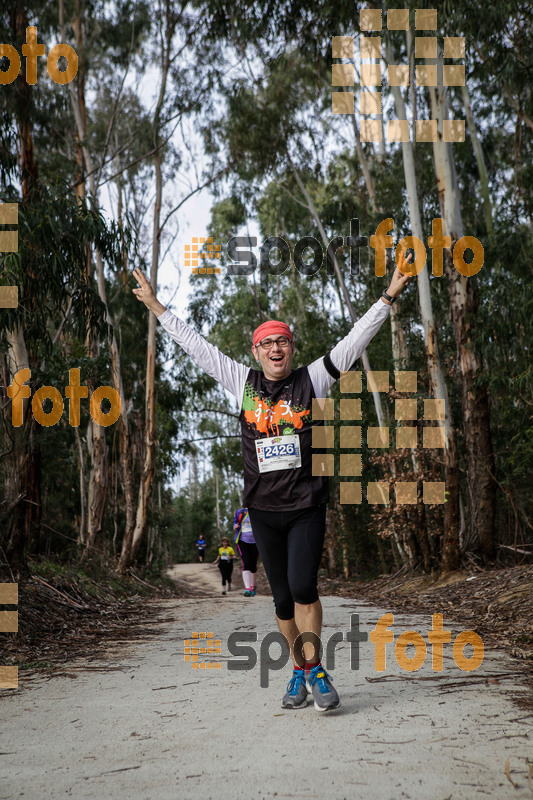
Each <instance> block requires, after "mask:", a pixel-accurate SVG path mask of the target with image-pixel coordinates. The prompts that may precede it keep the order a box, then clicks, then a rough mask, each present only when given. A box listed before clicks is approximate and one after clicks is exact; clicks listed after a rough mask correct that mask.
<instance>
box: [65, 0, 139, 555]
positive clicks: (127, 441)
mask: <svg viewBox="0 0 533 800" xmlns="http://www.w3.org/2000/svg"><path fill="white" fill-rule="evenodd" d="M59 8H60V21H61V26H62V24H63V18H62V15H63V3H62V0H60V6H59ZM74 30H75V33H76V37H77V43H78V47H79V48H80V49H81V46H82V44H83V25H82V17H81V14H80V11H79V6H78V15H77V17H76V22H75V25H74ZM81 56H83V54H81ZM82 64H83V61H80V67H81V65H82ZM84 86H85V74H84V71H83V69H78V76H77V85H76V86H74V84H73V83H71V84H69V89H70V98H71V103H72V109H73V112H74V118H75V120H76V129H77V142H78V144H79V147H80V149H81V153H82V156H83V163H84V165H85V168H86V170H87V173H88V178H89V186H90V189H91V195H92V198H93V202H94V204H95V206H96V207H98V186H97V183H96V177H95V171H94V168H93V162H92V158H91V154H90V152H89V150H88V148H87V145H86V142H85V137H86V132H87V115H86V108H85V92H84ZM119 191H120V185H119ZM83 193H84V192H83ZM95 263H96V279H97V286H98V294H99V296H100V299H101V300H102V302H103V304H104V306H105V311H106V321H107V323H108V325H109V330H110V338H109V347H110V351H111V367H112V371H113V384H114V388H115V390H116V391H117V392H118V395H119V397H120V417H119V454H120V465H121V471H122V488H123V491H124V501H125V506H126V528H125V531H124V539H125V540H127V541H128V542H131V539H132V536H133V529H134V525H135V491H134V478H133V463H132V458H131V436H130V431H129V427H128V417H127V404H126V398H125V394H124V383H123V380H122V370H121V364H120V352H119V348H118V342H117V337H116V328H117V325H116V322H115V320H114V319H113V317H112V315H111V313H110V311H109V306H108V302H107V296H106V287H105V275H104V264H103V260H102V255H101V253H100V251H99V250H98V249H96V250H95ZM87 440H88V441H87V444H88V450H89V454H90V458H91V461H90V463H91V470H90V474H89V513H88V533H87V549H88V548H89V547H91V546H93V545H94V542H95V540H96V539H97V537H99V536H100V534H101V532H102V521H103V511H104V508H105V498H106V494H107V481H108V474H107V445H106V441H105V430H104V428H102V426H100V425H98V423H96V422H95V421H94V420H93V419H92V418H91V420H90V423H89V429H88V435H87Z"/></svg>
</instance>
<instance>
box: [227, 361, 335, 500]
mask: <svg viewBox="0 0 533 800" xmlns="http://www.w3.org/2000/svg"><path fill="white" fill-rule="evenodd" d="M314 397H316V395H315V392H314V389H313V384H312V382H311V378H310V375H309V370H308V368H307V367H301V368H300V369H297V370H293V371H292V372H291V374H290V375H289V376H288V377H287V378H284V379H283V380H280V381H270V380H267V379H266V378H265V377H264V375H263V373H262V372H260V371H259V370H256V369H251V370H250V371H249V373H248V376H247V378H246V383H245V386H244V393H243V398H242V408H241V413H240V417H239V419H240V424H241V432H242V453H243V460H244V496H243V505H245V506H247V507H248V508H257V509H261V510H262V511H292V510H294V509H299V508H307V507H308V506H315V505H320V504H321V503H327V502H328V500H329V481H328V478H324V477H314V476H313V474H312V461H313V459H312V454H313V453H318V452H321V451H319V450H317V449H316V448H312V446H311V445H312V433H311V431H312V428H313V420H312V416H311V412H312V400H313V398H314ZM314 425H322V422H321V421H316V422H315V423H314ZM288 434H290V435H294V434H297V435H298V436H299V439H300V452H301V461H302V466H301V467H296V468H294V469H280V470H274V471H272V472H264V473H260V471H259V465H258V461H257V447H256V441H257V440H258V439H263V438H265V437H271V436H276V437H277V436H279V437H281V438H282V437H283V436H286V435H288Z"/></svg>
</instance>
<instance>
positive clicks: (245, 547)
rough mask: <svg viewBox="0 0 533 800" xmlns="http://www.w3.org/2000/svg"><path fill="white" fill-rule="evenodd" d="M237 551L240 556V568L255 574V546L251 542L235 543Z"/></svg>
mask: <svg viewBox="0 0 533 800" xmlns="http://www.w3.org/2000/svg"><path fill="white" fill-rule="evenodd" d="M237 550H238V551H239V553H240V555H241V561H242V568H243V569H247V570H249V571H250V572H257V545H255V544H254V543H253V542H237Z"/></svg>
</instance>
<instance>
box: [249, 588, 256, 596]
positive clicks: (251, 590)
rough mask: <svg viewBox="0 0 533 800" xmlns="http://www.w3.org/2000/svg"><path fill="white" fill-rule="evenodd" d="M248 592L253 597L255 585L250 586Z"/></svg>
mask: <svg viewBox="0 0 533 800" xmlns="http://www.w3.org/2000/svg"><path fill="white" fill-rule="evenodd" d="M250 594H251V595H252V597H255V586H252V588H251V589H250Z"/></svg>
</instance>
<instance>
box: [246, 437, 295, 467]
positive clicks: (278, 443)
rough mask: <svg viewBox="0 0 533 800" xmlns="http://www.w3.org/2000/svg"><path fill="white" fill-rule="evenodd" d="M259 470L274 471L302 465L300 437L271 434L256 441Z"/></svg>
mask: <svg viewBox="0 0 533 800" xmlns="http://www.w3.org/2000/svg"><path fill="white" fill-rule="evenodd" d="M255 451H256V454H257V463H258V465H259V472H261V473H263V472H274V470H277V469H297V468H298V467H301V466H302V459H301V455H300V437H299V436H298V434H295V435H294V436H271V437H270V438H269V439H257V440H256V442H255Z"/></svg>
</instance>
